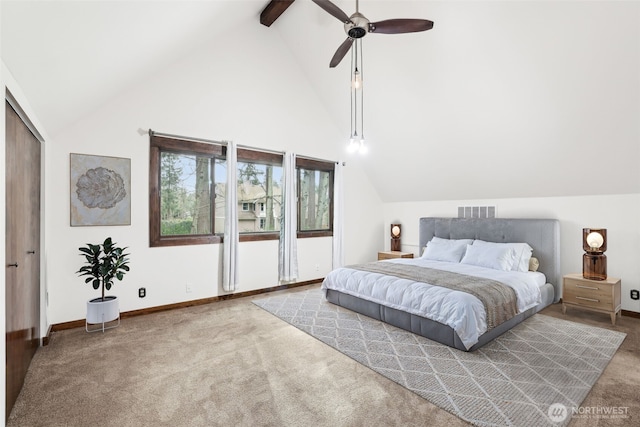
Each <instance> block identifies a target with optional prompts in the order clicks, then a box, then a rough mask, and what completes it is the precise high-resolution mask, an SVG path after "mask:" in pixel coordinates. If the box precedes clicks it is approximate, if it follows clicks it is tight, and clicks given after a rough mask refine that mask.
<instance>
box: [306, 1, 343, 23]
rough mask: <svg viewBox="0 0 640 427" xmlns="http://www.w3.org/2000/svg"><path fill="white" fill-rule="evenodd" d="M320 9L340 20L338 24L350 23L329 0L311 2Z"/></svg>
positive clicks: (340, 10)
mask: <svg viewBox="0 0 640 427" xmlns="http://www.w3.org/2000/svg"><path fill="white" fill-rule="evenodd" d="M311 1H313V2H314V3H315V4H317V5H318V6H320V7H321V8H323V9H324V10H325V11H326V12H329V13H330V14H331V15H333V16H335V17H336V18H338V19H339V20H340V22H342V23H345V22H350V21H351V19H349V15H347V14H346V13H344V12H343V11H342V9H340V8H339V7H338V6H336V5H335V4H333V3H331V2H330V1H329V0H311Z"/></svg>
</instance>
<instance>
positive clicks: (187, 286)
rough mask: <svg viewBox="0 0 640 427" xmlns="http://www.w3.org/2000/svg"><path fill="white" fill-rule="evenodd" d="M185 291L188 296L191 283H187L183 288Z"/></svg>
mask: <svg viewBox="0 0 640 427" xmlns="http://www.w3.org/2000/svg"><path fill="white" fill-rule="evenodd" d="M185 291H186V292H187V293H188V294H190V293H191V283H187V285H186V286H185Z"/></svg>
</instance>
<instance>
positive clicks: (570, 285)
mask: <svg viewBox="0 0 640 427" xmlns="http://www.w3.org/2000/svg"><path fill="white" fill-rule="evenodd" d="M562 300H563V301H564V302H566V303H568V304H576V305H582V306H586V307H593V308H601V309H603V310H606V309H609V310H611V309H612V308H613V286H612V285H611V284H608V283H605V282H603V283H601V284H600V283H597V284H596V283H592V282H589V283H585V282H584V281H578V280H572V279H565V281H564V289H563V290H562Z"/></svg>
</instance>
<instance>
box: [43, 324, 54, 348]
mask: <svg viewBox="0 0 640 427" xmlns="http://www.w3.org/2000/svg"><path fill="white" fill-rule="evenodd" d="M51 326H52V325H49V329H47V334H46V335H45V336H44V337H42V346H43V347H44V346H45V345H49V340H50V339H51Z"/></svg>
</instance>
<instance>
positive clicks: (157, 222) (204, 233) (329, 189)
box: [149, 134, 334, 246]
mask: <svg viewBox="0 0 640 427" xmlns="http://www.w3.org/2000/svg"><path fill="white" fill-rule="evenodd" d="M149 153H150V156H149V241H150V246H173V245H196V244H206V243H220V242H221V241H222V237H223V235H224V222H225V202H226V198H225V194H226V173H227V170H226V160H225V156H226V147H225V146H224V145H223V144H222V143H220V144H216V143H205V142H197V141H193V140H185V139H174V138H172V137H164V136H158V135H157V134H156V135H152V136H151V144H150V151H149ZM296 169H297V180H298V182H297V189H298V206H297V209H298V237H301V238H302V237H318V236H331V235H332V233H333V232H332V230H333V171H334V164H333V163H332V162H323V161H317V160H310V159H305V158H303V157H298V158H297V160H296ZM237 172H238V178H237V179H238V182H237V190H238V191H237V194H238V200H237V202H238V228H239V230H240V241H241V242H243V241H253V240H277V239H278V238H279V230H280V221H281V219H282V218H281V207H282V177H283V168H282V155H281V154H277V153H269V152H264V151H258V150H250V149H246V148H239V149H238V171H237Z"/></svg>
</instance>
